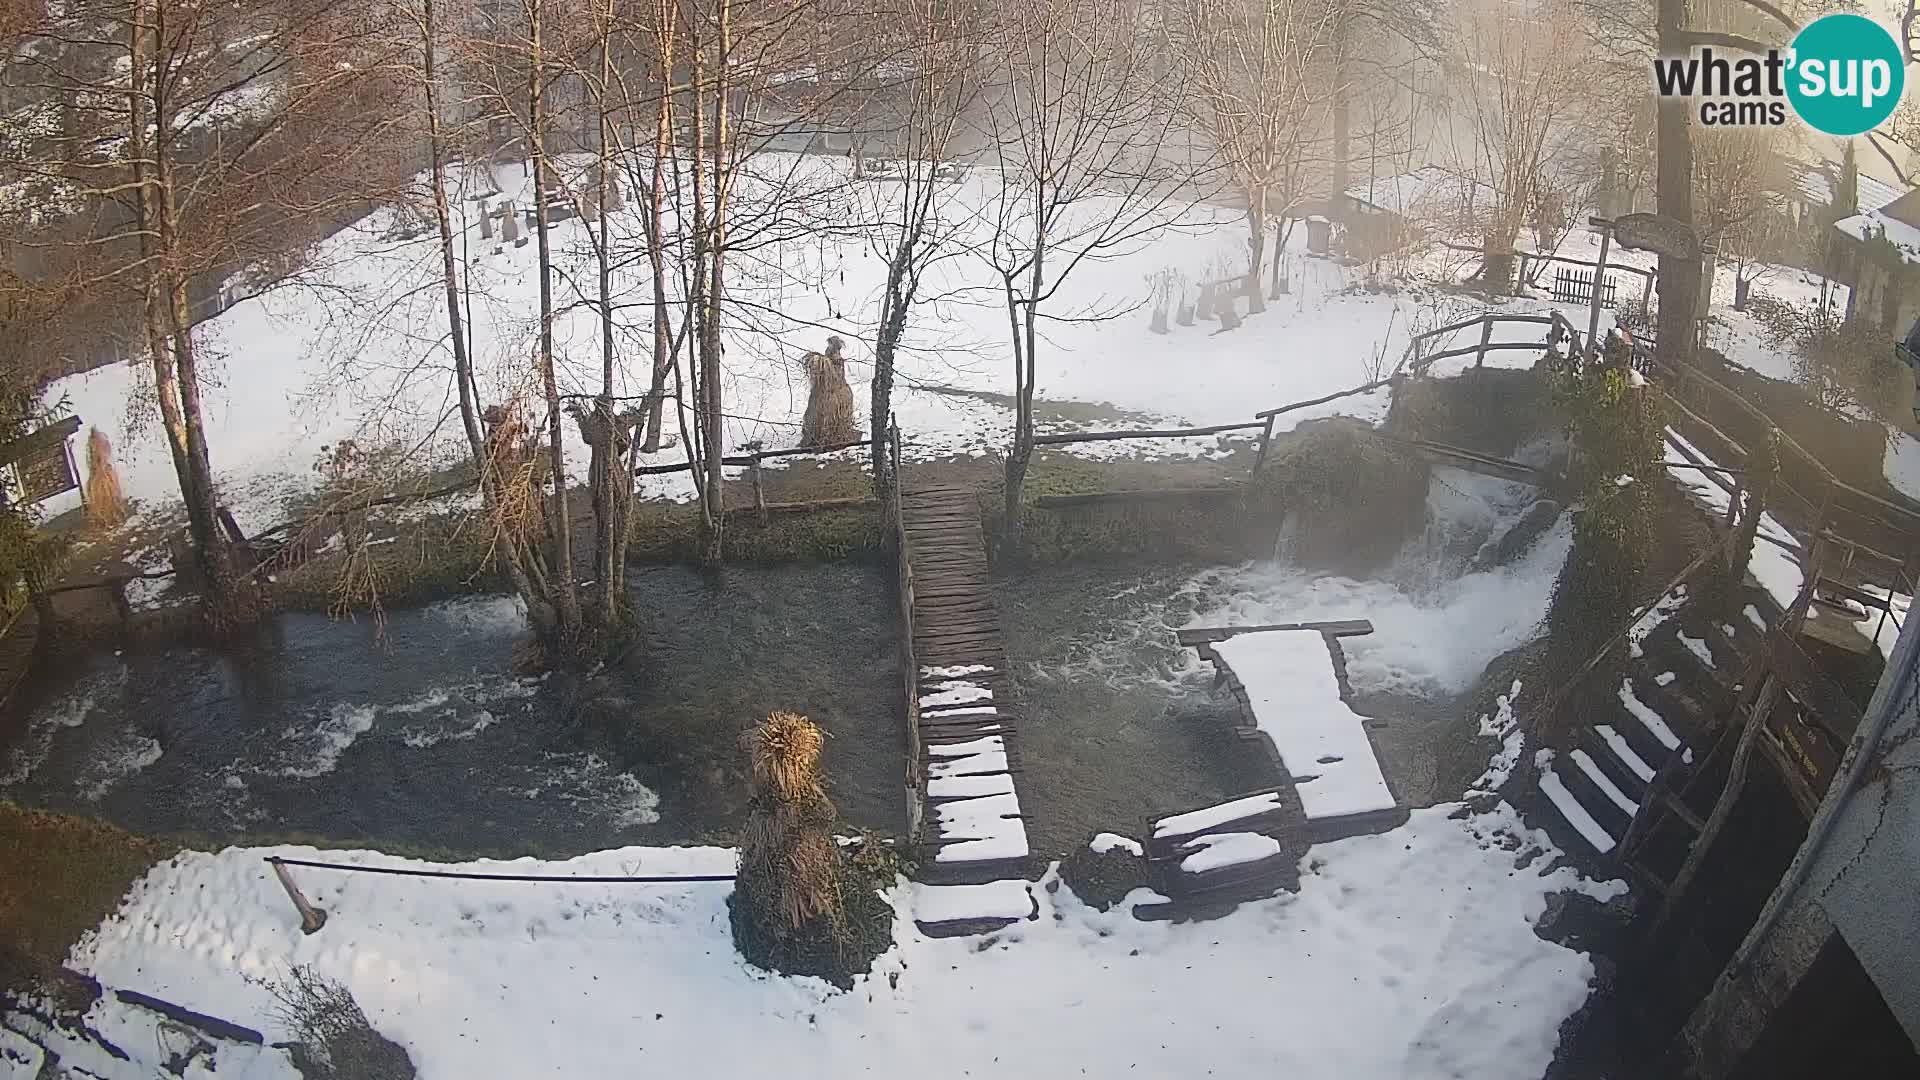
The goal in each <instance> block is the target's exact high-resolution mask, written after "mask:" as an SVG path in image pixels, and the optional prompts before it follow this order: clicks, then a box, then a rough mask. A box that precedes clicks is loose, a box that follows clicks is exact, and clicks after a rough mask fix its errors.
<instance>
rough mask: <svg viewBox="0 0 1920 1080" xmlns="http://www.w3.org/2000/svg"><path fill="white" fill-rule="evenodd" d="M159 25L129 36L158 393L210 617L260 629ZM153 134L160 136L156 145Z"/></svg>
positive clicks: (141, 16)
mask: <svg viewBox="0 0 1920 1080" xmlns="http://www.w3.org/2000/svg"><path fill="white" fill-rule="evenodd" d="M159 16H160V12H159V11H158V10H157V9H156V8H153V7H152V6H151V5H149V4H148V3H145V2H142V3H137V4H136V5H135V6H134V18H133V20H132V23H133V25H132V27H131V29H130V31H129V32H130V34H131V41H130V42H129V53H130V63H131V69H132V79H131V91H130V94H129V104H130V106H131V107H130V109H129V110H128V115H129V120H130V125H129V126H130V130H129V133H128V134H129V139H128V148H129V150H130V152H131V154H132V156H133V158H134V159H135V162H136V164H135V166H134V177H135V183H136V186H137V193H136V200H135V202H136V214H137V216H138V224H139V226H140V233H141V237H140V244H141V249H142V255H143V256H144V258H145V262H146V265H147V271H146V274H147V277H146V282H145V288H144V293H145V304H146V324H147V345H148V348H149V350H150V351H151V352H152V353H153V365H154V390H155V394H156V396H157V397H158V398H159V403H160V415H161V419H162V422H163V423H164V424H165V425H166V429H167V441H168V449H169V450H170V452H171V453H172V455H173V465H174V473H175V475H176V477H177V478H178V480H179V483H180V497H181V501H182V502H183V503H184V504H185V507H186V511H187V530H188V535H189V536H190V537H191V538H192V541H193V551H194V558H195V561H196V562H198V563H199V570H200V574H201V578H202V588H203V589H204V590H205V597H206V607H207V615H208V618H209V620H210V621H211V622H212V623H213V624H214V626H215V627H216V628H218V629H227V628H231V627H233V626H236V625H239V624H242V623H245V622H248V621H250V620H251V618H252V616H253V615H254V608H253V605H251V604H249V603H247V602H246V600H245V593H246V591H247V590H246V589H245V586H244V583H243V582H242V581H240V580H239V577H238V575H237V574H236V573H235V572H234V568H233V564H232V560H231V558H230V551H229V545H228V543H227V539H226V537H225V536H224V535H223V534H222V533H221V531H220V527H219V523H218V520H217V517H216V512H217V510H218V506H217V501H216V500H217V495H216V493H215V490H214V483H213V467H212V464H211V461H210V458H209V455H208V451H207V436H206V422H205V413H204V409H203V407H202V403H201V400H200V379H199V370H198V368H197V366H196V365H195V362H194V353H193V338H192V334H191V332H190V331H189V330H188V326H189V322H188V317H187V311H186V286H185V283H184V281H183V280H182V279H181V277H180V274H181V270H180V268H179V264H180V260H179V258H178V256H179V250H180V236H179V232H178V228H177V225H178V220H177V219H178V211H177V209H176V207H175V202H174V190H173V183H174V174H173V167H172V152H171V151H172V147H171V146H169V145H168V135H169V133H170V132H171V131H172V130H173V115H172V109H171V107H170V105H169V103H168V91H169V89H170V88H171V85H172V82H173V74H174V73H173V72H172V71H171V68H170V66H169V65H168V64H167V63H166V58H165V57H164V56H162V55H161V53H160V51H159V49H160V47H161V46H162V45H163V44H164V40H163V38H162V37H161V29H160V23H161V20H160V17H159ZM150 34H151V36H150ZM150 128H151V130H152V132H153V133H154V134H153V136H152V137H151V138H150V137H149V135H148V131H149V129H150Z"/></svg>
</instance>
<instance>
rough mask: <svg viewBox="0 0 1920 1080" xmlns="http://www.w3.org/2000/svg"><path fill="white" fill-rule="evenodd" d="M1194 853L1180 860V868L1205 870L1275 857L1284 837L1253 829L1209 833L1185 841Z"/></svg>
mask: <svg viewBox="0 0 1920 1080" xmlns="http://www.w3.org/2000/svg"><path fill="white" fill-rule="evenodd" d="M1181 850H1183V851H1187V850H1190V851H1192V854H1190V855H1188V856H1186V857H1185V858H1183V859H1181V860H1180V869H1181V870H1182V871H1184V872H1186V873H1189V874H1204V873H1206V872H1207V871H1209V870H1220V869H1224V868H1225V867H1229V866H1241V865H1244V864H1246V863H1252V862H1259V861H1260V860H1261V859H1271V858H1273V857H1274V856H1275V855H1278V854H1280V852H1281V850H1282V849H1281V846H1280V841H1278V840H1275V839H1274V838H1273V837H1271V836H1265V835H1262V834H1260V833H1251V832H1227V833H1207V834H1206V835H1204V836H1196V837H1194V838H1193V839H1192V840H1189V841H1187V842H1186V843H1185V844H1182V845H1181Z"/></svg>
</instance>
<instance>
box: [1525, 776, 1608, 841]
mask: <svg viewBox="0 0 1920 1080" xmlns="http://www.w3.org/2000/svg"><path fill="white" fill-rule="evenodd" d="M1540 790H1541V791H1542V792H1545V793H1546V796H1547V799H1548V801H1550V802H1552V803H1553V808H1554V809H1556V810H1558V811H1560V816H1561V817H1562V818H1565V819H1566V822H1567V824H1569V825H1571V826H1573V829H1574V831H1575V832H1577V833H1579V834H1580V835H1581V836H1582V837H1583V838H1585V840H1586V841H1587V843H1589V844H1592V845H1593V850H1595V851H1597V852H1599V853H1600V854H1602V855H1605V854H1606V853H1607V852H1609V851H1612V850H1613V837H1612V836H1610V835H1608V833H1607V830H1605V829H1603V828H1601V827H1600V823H1599V822H1598V821H1595V820H1594V819H1593V815H1592V814H1589V813H1587V808H1586V807H1584V806H1581V805H1580V800H1579V799H1576V798H1574V797H1573V792H1571V791H1568V790H1567V785H1566V784H1564V783H1561V781H1560V775H1559V774H1558V773H1555V772H1553V771H1551V770H1546V771H1543V772H1541V774H1540Z"/></svg>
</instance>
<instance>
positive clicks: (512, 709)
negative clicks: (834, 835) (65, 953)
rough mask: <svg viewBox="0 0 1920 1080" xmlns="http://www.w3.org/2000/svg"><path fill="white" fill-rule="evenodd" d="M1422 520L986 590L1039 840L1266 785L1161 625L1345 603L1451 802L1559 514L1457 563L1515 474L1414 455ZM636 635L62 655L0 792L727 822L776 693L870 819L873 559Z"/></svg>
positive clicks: (1374, 677)
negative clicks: (1277, 552)
mask: <svg viewBox="0 0 1920 1080" xmlns="http://www.w3.org/2000/svg"><path fill="white" fill-rule="evenodd" d="M1435 479H1436V482H1435V483H1434V484H1433V485H1432V487H1431V489H1430V492H1429V496H1428V507H1427V509H1428V520H1427V525H1426V528H1425V530H1424V531H1423V532H1422V533H1420V534H1419V535H1416V536H1415V537H1414V538H1412V539H1411V540H1410V541H1409V542H1408V543H1407V544H1406V545H1405V548H1404V549H1403V550H1402V552H1401V554H1400V556H1399V557H1398V558H1397V559H1396V560H1395V561H1394V562H1393V563H1392V565H1390V566H1388V567H1385V568H1383V569H1382V570H1381V571H1380V572H1379V574H1378V575H1377V576H1375V577H1373V578H1370V579H1367V580H1356V579H1352V578H1346V577H1340V576H1334V575H1326V574H1318V573H1314V572H1312V571H1309V570H1305V569H1302V568H1300V567H1297V566H1293V565H1290V564H1288V563H1287V562H1285V561H1278V562H1276V561H1262V562H1256V563H1249V564H1245V565H1240V566H1225V567H1201V568H1184V569H1183V568H1172V567H1166V566H1144V567H1142V566H1074V567H1064V568H1045V569H1038V570H1034V571H1032V572H1028V573H1023V574H1019V575H1015V576H1011V577H1007V578H1003V579H1001V580H1000V581H999V582H998V584H997V586H996V589H997V593H998V598H999V603H1000V609H1001V613H1002V617H1003V621H1004V625H1005V628H1006V633H1007V645H1008V650H1009V655H1010V656H1011V658H1012V660H1013V663H1014V667H1015V671H1014V680H1015V688H1016V691H1017V693H1018V696H1019V698H1020V701H1019V702H1018V704H1017V712H1018V714H1019V718H1020V739H1021V751H1022V758H1023V764H1024V768H1025V772H1024V774H1023V776H1022V778H1021V781H1020V783H1021V792H1022V801H1023V805H1024V806H1025V808H1026V809H1027V811H1028V812H1029V814H1031V815H1032V817H1033V821H1032V825H1031V830H1032V833H1033V840H1034V847H1035V849H1036V850H1039V851H1046V852H1061V851H1065V850H1067V849H1068V848H1069V847H1071V846H1073V845H1075V844H1078V843H1080V842H1083V841H1084V840H1085V838H1086V837H1087V836H1089V835H1090V834H1091V833H1093V832H1095V831H1099V830H1115V831H1134V830H1137V829H1138V828H1139V827H1140V826H1141V825H1142V824H1143V823H1144V822H1145V821H1146V820H1147V819H1148V818H1149V817H1150V816H1155V815H1158V814H1161V813H1166V812H1170V811H1175V810H1181V809H1187V808H1190V807H1193V806H1197V805H1201V804H1204V803H1206V802H1210V801H1217V800H1218V799H1220V798H1223V797H1225V796H1228V795H1231V794H1234V793H1237V792H1243V791H1246V790H1249V789H1252V788H1256V787H1262V786H1266V785H1270V784H1272V783H1274V782H1275V780H1276V778H1275V777H1274V776H1273V775H1272V773H1271V766H1270V765H1268V764H1267V762H1266V760H1265V757H1264V755H1263V754H1262V753H1260V752H1258V750H1257V748H1256V747H1254V746H1253V745H1252V744H1249V743H1247V742H1244V741H1242V740H1240V739H1238V738H1236V737H1235V736H1234V735H1233V733H1232V731H1231V730H1230V726H1231V716H1232V712H1231V708H1232V702H1231V699H1230V698H1229V697H1228V696H1227V695H1225V694H1224V693H1216V692H1214V691H1213V690H1212V688H1211V673H1210V672H1209V671H1207V670H1205V669H1204V666H1203V665H1202V664H1201V663H1200V662H1199V661H1198V659H1197V657H1195V656H1194V654H1192V653H1191V652H1183V651H1182V650H1180V649H1179V648H1178V647H1177V645H1176V644H1175V643H1174V640H1173V630H1175V629H1178V628H1180V627H1184V626H1198V625H1222V624H1229V623H1240V624H1246V623H1265V622H1297V621H1309V620H1321V619H1351V618H1366V619H1370V620H1372V621H1373V623H1374V625H1375V628H1376V629H1375V632H1374V633H1373V634H1372V635H1370V636H1367V637H1362V638H1349V639H1346V642H1345V648H1346V651H1347V655H1348V659H1349V674H1350V677H1351V681H1352V684H1353V688H1354V690H1355V692H1356V699H1357V703H1358V704H1359V705H1360V707H1361V710H1362V711H1363V712H1366V713H1368V714H1369V715H1376V716H1381V717H1385V718H1387V721H1388V722H1387V723H1386V725H1385V726H1384V728H1382V729H1381V730H1380V731H1378V732H1377V733H1376V742H1377V743H1378V744H1379V745H1380V747H1381V751H1382V755H1383V757H1384V758H1385V759H1386V767H1387V773H1388V776H1389V779H1390V780H1391V781H1392V782H1393V783H1394V784H1395V786H1396V788H1397V790H1398V791H1399V793H1400V795H1401V797H1402V798H1403V800H1405V801H1407V802H1410V803H1414V804H1421V803H1429V802H1433V801H1437V800H1439V799H1443V798H1447V797H1451V796H1452V795H1455V794H1457V793H1458V791H1459V790H1460V785H1461V784H1462V783H1463V782H1464V781H1463V780H1462V779H1461V778H1459V777H1457V776H1450V775H1446V770H1445V769H1444V768H1442V767H1441V766H1440V765H1439V764H1438V762H1440V761H1442V760H1443V758H1444V755H1443V754H1442V752H1441V751H1442V750H1443V749H1444V747H1445V745H1446V744H1447V743H1448V742H1449V741H1452V742H1457V741H1459V740H1460V739H1461V738H1463V737H1464V736H1463V735H1462V734H1461V731H1462V728H1461V723H1462V721H1465V722H1466V723H1467V724H1468V725H1469V726H1468V727H1467V729H1466V730H1468V731H1471V726H1470V725H1471V720H1472V718H1470V717H1463V716H1462V709H1463V707H1464V706H1463V703H1462V700H1461V699H1462V696H1463V695H1464V693H1465V692H1466V691H1467V690H1469V689H1470V688H1471V687H1472V686H1473V685H1474V684H1475V682H1476V681H1477V680H1478V678H1479V677H1480V675H1481V673H1482V672H1483V670H1484V669H1485V667H1486V665H1487V663H1488V662H1489V661H1490V660H1492V659H1493V658H1495V657H1496V656H1498V655H1499V654H1501V653H1502V652H1505V651H1507V650H1508V649H1511V648H1513V647H1515V646H1517V645H1520V644H1523V643H1525V642H1526V641H1527V640H1529V639H1530V638H1531V637H1532V636H1533V635H1534V633H1535V632H1536V630H1537V624H1538V621H1539V619H1540V618H1541V616H1542V615H1543V614H1544V612H1545V609H1546V603H1547V599H1548V597H1549V595H1550V593H1551V589H1552V583H1553V578H1554V576H1555V574H1556V573H1557V572H1558V569H1559V567H1560V565H1561V563H1562V562H1563V561H1564V560H1565V557H1566V553H1567V550H1568V547H1569V544H1570V539H1569V532H1568V528H1567V526H1566V524H1565V522H1564V521H1563V522H1561V523H1560V524H1558V525H1556V526H1555V527H1554V528H1553V529H1551V530H1549V531H1548V532H1547V533H1546V535H1545V536H1544V537H1543V538H1542V539H1541V540H1540V541H1539V542H1538V543H1536V544H1535V545H1534V546H1533V547H1532V548H1531V549H1530V550H1529V551H1528V552H1527V553H1526V554H1525V555H1523V556H1522V557H1520V558H1519V559H1517V560H1515V561H1513V562H1511V563H1510V564H1508V565H1505V566H1500V567H1495V568H1491V569H1484V570H1472V569H1469V566H1470V564H1471V561H1472V559H1473V557H1474V555H1475V553H1476V552H1477V551H1478V550H1479V549H1480V548H1481V546H1482V545H1483V544H1484V543H1485V542H1486V541H1487V540H1488V539H1489V538H1490V537H1493V536H1497V535H1498V534H1499V533H1500V532H1501V531H1502V530H1503V529H1504V528H1506V527H1507V526H1508V525H1510V524H1511V523H1512V522H1513V521H1515V520H1516V519H1517V518H1518V517H1519V516H1520V514H1521V512H1522V511H1523V510H1524V509H1525V507H1526V505H1527V503H1528V501H1529V500H1530V498H1531V492H1530V491H1529V490H1527V489H1525V488H1521V487H1518V486H1516V485H1511V484H1505V483H1502V482H1498V481H1492V480H1487V479H1485V478H1481V477H1475V476H1470V475H1467V474H1464V473H1458V472H1454V471H1452V470H1444V469H1442V470H1436V473H1435ZM632 590H633V595H634V603H635V607H636V610H637V611H638V612H639V613H641V617H642V618H643V620H644V621H645V626H646V634H645V641H644V643H643V645H642V646H641V647H640V648H637V649H635V650H634V651H633V653H632V655H631V658H630V659H629V660H627V661H626V662H624V663H622V664H621V665H618V666H616V667H615V668H614V669H613V670H610V671H607V672H603V673H601V674H599V675H596V676H594V677H592V678H578V677H565V676H559V675H552V676H547V677H544V678H527V677H521V676H518V675H515V674H513V659H514V651H515V647H516V645H517V644H518V643H519V642H520V641H521V640H522V639H523V638H524V636H525V621H524V616H523V614H522V612H521V610H520V608H519V606H518V604H517V603H516V602H515V601H514V600H512V599H510V598H505V597H476V598H470V599H461V600H454V601H449V602H444V603H439V604H434V605H430V606H427V607H424V608H416V609H410V610H405V611H395V612H390V613H389V614H388V615H387V617H386V620H385V624H384V626H383V627H381V628H380V632H379V633H378V634H376V632H375V628H374V627H373V626H372V625H371V624H369V623H366V622H358V623H356V622H342V621H332V620H328V619H325V618H322V617H319V616H311V615H282V616H279V617H277V618H275V619H274V620H273V621H272V623H271V624H270V625H269V626H268V627H267V628H266V629H265V630H263V631H262V633H261V634H260V635H259V637H258V638H257V639H256V640H254V641H252V642H249V643H247V644H245V645H243V646H239V647H229V648H225V649H222V650H220V651H215V650H211V649H205V648H197V647H185V646H175V647H164V648H156V649H146V650H131V649H129V650H125V651H121V652H111V651H108V652H100V653H95V654H92V655H86V656H79V657H74V656H64V657H61V658H59V659H58V660H56V661H52V662H49V663H48V664H46V665H44V667H45V668H46V669H47V670H43V671H42V673H41V674H40V676H39V677H38V680H37V681H36V683H35V684H34V685H32V686H31V687H30V688H29V690H28V692H27V693H25V694H24V695H23V696H22V697H21V698H20V699H19V700H18V701H17V702H16V704H15V705H14V706H12V707H10V712H9V714H8V715H6V716H0V798H8V799H12V800H15V801H18V802H22V803H26V804H30V805H38V806H44V807H48V808H51V809H60V810H73V811H79V812H83V813H88V814H94V815H98V816H102V817H105V818H107V819H110V820H113V821H116V822H118V823H120V824H123V825H126V826H128V827H130V828H135V829H139V830H145V831H164V832H190V833H197V834H202V835H203V836H204V837H206V838H207V839H208V840H210V841H212V842H227V841H240V840H243V839H246V838H250V837H258V836H261V835H271V834H279V835H285V834H306V835H310V836H315V837H320V838H325V839H326V840H328V841H332V842H345V843H355V844H359V843H364V844H367V845H371V846H389V847H395V846H399V847H412V848H424V849H433V850H446V851H454V852H484V853H492V854H521V853H527V852H539V853H560V852H578V851H586V850H593V849H598V848H606V847H612V846H617V845H621V844H628V843H673V842H684V841H692V840H700V839H707V838H716V837H723V836H724V835H725V834H726V832H727V831H728V830H730V829H732V828H734V827H736V826H737V825H738V824H739V823H740V821H741V819H742V816H743V814H744V811H745V798H744V796H745V778H744V774H743V770H742V768H741V757H740V751H739V748H738V736H739V733H740V731H741V730H742V729H744V728H745V727H746V726H747V725H748V724H750V723H752V722H753V721H754V720H756V719H758V718H759V717H761V716H764V715H765V714H766V713H767V712H768V711H769V710H773V709H792V710H795V711H799V712H803V713H806V714H808V715H810V716H812V717H813V718H814V719H815V720H817V721H819V722H820V723H821V724H822V725H823V726H824V727H825V728H826V729H827V731H828V732H829V733H830V735H831V738H830V739H829V740H828V743H827V749H826V753H825V766H826V769H827V772H828V775H829V776H830V777H831V780H832V785H833V796H834V799H835V802H836V804H837V805H838V807H839V810H840V812H841V815H842V817H843V818H844V819H845V820H846V821H847V822H848V823H849V824H851V825H854V826H859V827H866V828H873V829H877V830H881V831H885V832H897V831H898V830H899V828H900V827H901V825H902V824H903V821H904V816H905V803H904V794H903V779H904V776H905V772H906V762H905V737H904V731H903V724H902V722H901V711H900V708H901V702H900V681H899V674H898V660H897V653H896V643H895V638H896V634H897V630H896V626H897V622H896V618H895V615H894V612H893V601H892V592H891V590H892V578H891V573H890V572H889V571H888V570H887V569H885V568H883V567H875V566H858V565H849V564H796V565H787V566H780V567H762V568H755V567H736V568H729V569H727V570H726V571H725V572H724V573H722V574H720V575H717V576H713V577H708V576H703V575H701V574H699V573H696V572H694V571H691V570H686V569H679V568H648V569H640V568H636V569H635V570H634V572H633V574H632Z"/></svg>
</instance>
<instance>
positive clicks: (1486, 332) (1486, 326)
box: [1473, 315, 1493, 368]
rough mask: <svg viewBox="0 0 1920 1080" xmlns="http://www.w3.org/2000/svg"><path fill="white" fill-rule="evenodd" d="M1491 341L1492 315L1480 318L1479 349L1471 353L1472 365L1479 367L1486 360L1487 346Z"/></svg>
mask: <svg viewBox="0 0 1920 1080" xmlns="http://www.w3.org/2000/svg"><path fill="white" fill-rule="evenodd" d="M1492 341H1493V316H1491V315H1489V316H1487V317H1486V318H1484V319H1482V320H1480V350H1479V351H1478V352H1476V353H1474V354H1473V366H1474V367H1476V368H1477V367H1480V366H1481V365H1483V364H1485V363H1486V362H1487V346H1488V345H1489V344H1491V343H1492Z"/></svg>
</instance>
